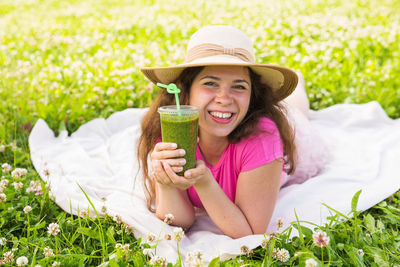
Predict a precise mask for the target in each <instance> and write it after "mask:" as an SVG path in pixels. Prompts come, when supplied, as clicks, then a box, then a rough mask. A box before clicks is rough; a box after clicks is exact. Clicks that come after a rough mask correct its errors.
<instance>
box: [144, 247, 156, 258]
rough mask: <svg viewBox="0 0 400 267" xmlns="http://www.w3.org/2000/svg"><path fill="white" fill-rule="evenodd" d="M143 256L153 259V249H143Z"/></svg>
mask: <svg viewBox="0 0 400 267" xmlns="http://www.w3.org/2000/svg"><path fill="white" fill-rule="evenodd" d="M143 255H146V256H149V257H153V256H154V249H152V248H145V249H143Z"/></svg>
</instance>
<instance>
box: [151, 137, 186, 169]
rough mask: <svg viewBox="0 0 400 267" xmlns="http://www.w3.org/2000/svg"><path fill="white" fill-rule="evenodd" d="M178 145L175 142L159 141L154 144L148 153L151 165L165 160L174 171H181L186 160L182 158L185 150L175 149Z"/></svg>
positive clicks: (153, 165)
mask: <svg viewBox="0 0 400 267" xmlns="http://www.w3.org/2000/svg"><path fill="white" fill-rule="evenodd" d="M177 147H178V146H177V144H175V143H164V142H159V143H157V144H156V145H155V146H154V149H153V151H152V152H151V153H150V160H151V167H152V169H153V170H154V167H155V166H156V165H158V164H159V162H162V163H163V162H166V163H168V165H169V166H171V168H172V170H173V171H174V172H181V171H182V170H183V165H185V164H186V160H185V159H184V158H183V156H184V155H185V150H183V149H176V148H177Z"/></svg>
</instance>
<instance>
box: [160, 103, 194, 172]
mask: <svg viewBox="0 0 400 267" xmlns="http://www.w3.org/2000/svg"><path fill="white" fill-rule="evenodd" d="M158 112H159V113H160V119H161V131H162V141H163V142H171V143H176V144H177V145H178V148H181V149H184V150H185V152H186V154H185V156H184V158H185V160H186V164H185V165H184V166H183V171H182V172H179V173H177V175H180V176H183V173H184V172H185V171H186V170H188V169H192V168H194V167H195V166H196V146H197V130H198V121H199V109H198V108H197V107H194V106H188V105H182V106H180V110H179V111H178V110H177V109H176V106H164V107H160V108H159V109H158Z"/></svg>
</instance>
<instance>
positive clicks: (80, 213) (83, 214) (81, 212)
mask: <svg viewBox="0 0 400 267" xmlns="http://www.w3.org/2000/svg"><path fill="white" fill-rule="evenodd" d="M79 215H81V217H86V216H87V215H88V213H87V211H86V210H81V211H80V212H79Z"/></svg>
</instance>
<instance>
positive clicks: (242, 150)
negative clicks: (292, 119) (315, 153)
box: [188, 118, 285, 208]
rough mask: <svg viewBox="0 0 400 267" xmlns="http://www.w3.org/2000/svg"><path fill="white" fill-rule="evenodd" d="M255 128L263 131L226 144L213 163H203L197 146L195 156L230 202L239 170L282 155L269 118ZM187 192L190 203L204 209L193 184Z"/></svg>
mask: <svg viewBox="0 0 400 267" xmlns="http://www.w3.org/2000/svg"><path fill="white" fill-rule="evenodd" d="M258 127H259V129H260V130H262V131H264V132H262V133H255V134H253V135H251V136H249V137H247V138H244V139H242V140H241V141H240V142H239V143H236V144H229V145H228V146H227V147H226V149H225V151H224V152H223V153H222V156H221V158H220V160H219V162H218V164H217V165H215V166H210V165H208V164H207V163H206V162H205V160H204V158H203V156H202V154H201V151H200V148H199V146H197V152H196V159H197V160H202V161H204V162H205V164H206V166H207V167H208V168H209V169H210V170H211V172H212V174H213V176H214V178H215V180H217V182H218V184H219V185H220V186H221V188H222V190H223V191H224V192H225V194H226V195H227V196H228V197H229V198H230V199H231V200H232V201H233V202H235V195H236V183H237V179H238V176H239V174H240V173H241V172H245V171H249V170H252V169H255V168H257V167H260V166H262V165H264V164H267V163H269V162H271V161H273V160H275V159H278V158H283V145H282V141H281V138H280V135H279V131H278V128H277V127H276V125H275V123H274V122H273V121H272V120H271V119H269V118H262V119H260V122H259V124H258ZM265 131H266V132H265ZM284 177H285V173H284V172H282V179H284ZM188 195H189V198H190V200H191V202H192V204H193V205H194V206H196V207H199V208H204V207H203V205H202V203H201V200H200V198H199V196H198V195H197V193H196V190H195V189H194V188H193V187H190V188H188Z"/></svg>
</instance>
